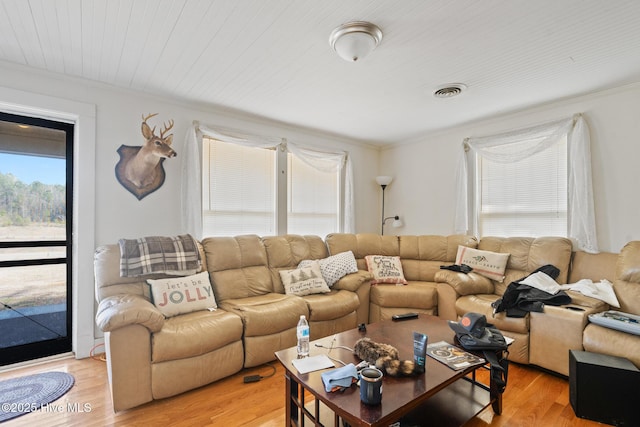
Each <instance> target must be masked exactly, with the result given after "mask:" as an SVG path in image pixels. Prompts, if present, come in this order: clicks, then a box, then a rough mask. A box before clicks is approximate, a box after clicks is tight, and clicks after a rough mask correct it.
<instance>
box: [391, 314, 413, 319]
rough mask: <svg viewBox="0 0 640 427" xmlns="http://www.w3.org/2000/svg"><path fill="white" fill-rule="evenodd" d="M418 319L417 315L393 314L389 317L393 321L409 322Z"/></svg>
mask: <svg viewBox="0 0 640 427" xmlns="http://www.w3.org/2000/svg"><path fill="white" fill-rule="evenodd" d="M417 317H418V313H404V314H394V315H393V316H391V318H392V319H393V320H409V319H415V318H417Z"/></svg>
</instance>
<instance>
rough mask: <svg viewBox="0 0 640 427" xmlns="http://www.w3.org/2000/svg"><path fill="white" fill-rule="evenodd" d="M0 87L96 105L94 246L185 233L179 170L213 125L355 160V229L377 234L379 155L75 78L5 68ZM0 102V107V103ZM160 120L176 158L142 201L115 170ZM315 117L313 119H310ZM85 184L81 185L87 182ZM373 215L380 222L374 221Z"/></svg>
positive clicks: (328, 137) (201, 107)
mask: <svg viewBox="0 0 640 427" xmlns="http://www.w3.org/2000/svg"><path fill="white" fill-rule="evenodd" d="M0 74H1V75H2V82H1V83H0V86H5V87H9V88H13V89H18V90H22V91H27V92H33V93H37V94H43V95H49V96H53V97H59V98H61V99H70V100H74V101H79V102H83V103H89V104H94V105H95V106H96V153H95V164H94V165H92V166H93V167H94V168H95V181H96V182H95V196H96V201H95V204H96V206H95V207H96V209H95V210H96V217H95V220H96V221H95V223H96V226H95V242H96V245H97V246H98V245H102V244H106V243H115V242H117V240H118V239H120V238H134V237H140V236H148V235H158V234H159V235H173V234H177V233H180V232H181V230H180V198H179V196H180V167H181V155H182V154H183V153H184V148H183V144H184V139H185V135H186V132H187V128H188V127H189V126H190V125H191V123H192V122H193V121H194V120H199V121H200V122H201V123H203V124H207V125H211V126H223V127H226V128H237V129H239V130H244V131H247V132H254V133H261V134H266V135H272V136H278V137H284V138H288V139H289V140H291V141H296V142H300V143H304V144H312V145H314V146H318V147H332V148H339V149H342V150H346V151H348V152H349V153H350V155H351V157H352V161H353V169H354V187H355V188H354V190H355V197H356V206H357V207H358V210H357V212H356V227H357V230H358V231H363V232H365V231H375V230H376V229H377V222H378V221H377V217H378V215H377V212H378V210H379V205H378V191H379V188H376V187H375V185H372V184H371V183H372V182H373V178H374V177H375V176H376V174H377V165H378V156H379V149H378V148H377V147H374V146H369V145H366V144H361V143H358V142H355V141H349V140H346V139H344V138H339V137H335V136H332V135H326V134H322V133H319V132H314V131H309V130H303V129H296V128H293V127H289V126H286V125H283V124H280V123H276V122H270V121H267V120H263V119H259V118H255V117H251V116H248V115H242V114H238V113H234V112H229V111H224V110H221V109H216V108H213V107H210V106H204V105H196V104H188V103H184V102H179V101H176V100H173V99H171V98H168V97H167V98H162V97H156V96H150V95H147V94H144V93H140V92H134V91H128V90H122V89H117V88H114V87H111V86H108V85H104V84H99V83H96V82H92V81H87V80H82V79H76V78H70V77H66V76H61V75H57V74H52V73H45V72H42V71H40V70H35V69H30V68H27V67H22V66H17V65H14V64H8V63H2V62H0ZM1 101H2V100H0V102H1ZM149 113H159V115H158V116H157V117H154V118H153V119H151V120H150V123H151V124H152V125H153V124H156V123H157V124H158V127H161V125H160V121H163V120H164V121H168V120H169V119H172V120H174V121H175V126H174V128H173V129H172V132H173V134H174V139H173V147H174V149H175V150H176V151H177V153H178V156H177V157H175V158H172V159H167V160H165V162H164V168H165V172H166V180H165V183H164V185H163V186H162V187H161V188H160V189H158V190H157V191H155V192H154V193H152V194H150V195H148V196H146V197H145V198H143V199H142V200H140V201H139V200H138V199H136V198H135V197H134V196H133V195H132V194H130V193H129V192H128V191H126V190H125V189H124V187H122V186H121V185H120V184H119V183H118V181H117V179H116V177H115V172H114V168H115V165H116V163H117V162H118V160H119V155H118V153H117V152H116V150H117V149H118V147H119V146H120V145H121V144H125V145H134V146H136V145H142V143H143V142H144V140H143V138H142V135H141V133H140V125H141V121H142V120H141V116H142V114H149ZM310 114H313V112H310ZM81 179H82V178H81ZM371 211H373V212H375V213H376V215H370V214H369V213H370V212H371Z"/></svg>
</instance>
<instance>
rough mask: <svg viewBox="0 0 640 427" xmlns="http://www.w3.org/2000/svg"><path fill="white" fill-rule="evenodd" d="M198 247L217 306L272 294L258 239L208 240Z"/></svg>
mask: <svg viewBox="0 0 640 427" xmlns="http://www.w3.org/2000/svg"><path fill="white" fill-rule="evenodd" d="M202 246H203V248H204V252H205V254H206V258H207V269H208V271H209V274H210V276H211V285H212V286H213V291H214V294H215V296H216V301H217V302H218V304H220V302H221V301H224V300H226V299H237V298H246V297H252V296H257V295H263V294H268V293H270V292H273V291H274V289H273V282H272V280H271V274H270V272H269V268H268V266H267V252H266V250H265V248H264V244H263V243H262V240H261V239H260V237H258V236H256V235H246V236H235V237H208V238H206V239H204V240H203V241H202Z"/></svg>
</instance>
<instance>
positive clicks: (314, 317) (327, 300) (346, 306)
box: [302, 289, 360, 322]
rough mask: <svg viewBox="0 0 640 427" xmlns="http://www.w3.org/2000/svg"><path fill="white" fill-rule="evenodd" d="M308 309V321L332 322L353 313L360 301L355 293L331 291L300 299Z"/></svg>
mask: <svg viewBox="0 0 640 427" xmlns="http://www.w3.org/2000/svg"><path fill="white" fill-rule="evenodd" d="M302 298H303V299H304V300H305V302H306V303H307V306H308V307H309V321H311V322H319V321H323V320H334V319H339V318H341V317H344V316H346V315H348V314H350V313H353V312H355V311H356V310H357V309H358V306H359V305H360V300H359V299H358V295H356V294H355V292H350V291H344V290H335V289H333V290H331V291H330V292H329V293H328V294H316V295H306V296H304V297H302Z"/></svg>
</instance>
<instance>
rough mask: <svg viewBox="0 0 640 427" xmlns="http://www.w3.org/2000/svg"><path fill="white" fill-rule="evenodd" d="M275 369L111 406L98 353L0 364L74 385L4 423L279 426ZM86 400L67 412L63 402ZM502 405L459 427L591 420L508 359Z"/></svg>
mask: <svg viewBox="0 0 640 427" xmlns="http://www.w3.org/2000/svg"><path fill="white" fill-rule="evenodd" d="M273 365H274V366H276V368H277V369H276V373H275V375H274V376H273V377H270V378H266V379H263V380H262V381H260V382H256V383H249V384H244V383H243V377H244V376H245V375H256V374H259V375H263V376H264V375H267V374H269V373H270V372H272V369H271V368H270V367H268V366H262V367H260V368H254V369H247V370H244V371H241V372H240V373H238V374H236V375H234V376H231V377H228V378H226V379H224V380H221V381H218V382H216V383H214V384H211V385H209V386H206V387H202V388H199V389H197V390H193V391H190V392H187V393H184V394H182V395H179V396H175V397H173V398H168V399H164V400H160V401H156V402H151V403H148V404H146V405H142V406H140V407H138V408H135V409H132V410H129V411H123V412H118V413H114V412H113V410H112V408H111V396H110V394H109V387H108V383H107V371H106V365H105V363H104V362H103V361H100V360H96V359H91V358H88V359H83V360H75V359H62V360H55V361H50V362H47V363H44V364H40V365H35V366H31V367H25V368H20V369H17V370H11V371H7V372H0V380H4V379H9V378H14V377H17V376H21V375H28V374H34V373H38V372H45V371H64V372H68V373H70V374H72V375H73V376H74V377H75V379H76V383H75V385H74V386H73V388H72V389H71V390H70V391H69V392H68V393H67V394H66V395H64V396H63V397H61V398H60V399H58V400H57V401H56V402H55V406H54V408H58V407H62V408H65V409H64V410H63V411H62V412H60V413H52V412H49V413H46V412H37V413H31V414H26V415H23V416H21V417H19V418H16V419H14V420H12V421H8V422H6V423H3V427H5V426H6V427H14V426H21V425H25V426H29V427H33V426H47V427H49V426H65V427H66V426H83V427H84V426H143V425H144V426H160V425H162V426H172V427H173V426H278V427H281V426H284V415H285V414H284V395H285V391H284V386H285V383H284V378H283V375H284V370H283V369H282V368H281V367H280V366H279V364H278V363H277V362H273ZM68 404H71V406H72V407H79V408H85V409H86V410H87V411H86V412H82V413H79V412H70V411H68V410H67V409H66V408H67V406H68ZM503 405H504V406H503V413H502V415H500V416H497V415H493V413H492V412H491V409H485V410H484V411H483V412H481V413H480V414H479V415H478V416H476V417H475V418H474V419H472V420H471V421H469V422H468V423H467V424H465V427H481V426H517V427H520V426H522V427H524V426H536V427H537V426H554V427H555V426H596V425H600V424H598V423H595V422H591V421H586V420H582V419H580V418H577V417H576V416H575V415H574V412H573V409H572V408H571V405H570V403H569V386H568V382H567V380H566V379H563V378H559V377H556V376H553V375H550V374H547V373H544V372H542V371H540V370H538V369H535V368H531V367H527V366H521V365H516V364H511V366H510V369H509V382H508V386H507V390H506V391H505V394H504V401H503Z"/></svg>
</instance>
